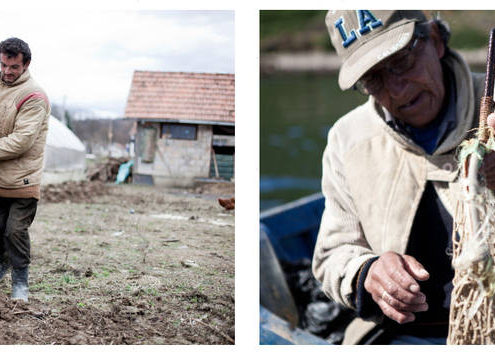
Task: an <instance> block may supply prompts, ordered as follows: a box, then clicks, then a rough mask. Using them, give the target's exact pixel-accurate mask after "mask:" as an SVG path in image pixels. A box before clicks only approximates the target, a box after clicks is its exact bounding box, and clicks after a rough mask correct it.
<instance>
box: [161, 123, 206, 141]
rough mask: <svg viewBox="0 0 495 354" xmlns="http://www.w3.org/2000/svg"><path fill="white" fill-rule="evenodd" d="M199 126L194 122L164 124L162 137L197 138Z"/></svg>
mask: <svg viewBox="0 0 495 354" xmlns="http://www.w3.org/2000/svg"><path fill="white" fill-rule="evenodd" d="M197 130H198V126H197V125H193V124H168V123H163V124H162V137H166V138H169V139H182V140H196V139H197Z"/></svg>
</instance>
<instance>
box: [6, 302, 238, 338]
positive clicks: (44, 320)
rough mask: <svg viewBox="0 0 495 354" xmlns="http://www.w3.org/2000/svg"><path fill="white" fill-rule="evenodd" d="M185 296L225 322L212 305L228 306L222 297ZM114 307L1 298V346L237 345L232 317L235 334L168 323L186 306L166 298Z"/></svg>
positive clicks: (198, 323)
mask: <svg viewBox="0 0 495 354" xmlns="http://www.w3.org/2000/svg"><path fill="white" fill-rule="evenodd" d="M184 296H186V297H187V296H190V297H194V298H196V299H198V300H197V301H196V303H195V305H194V306H195V307H197V310H198V311H200V312H204V313H209V314H210V316H213V317H218V318H219V319H223V320H225V318H223V317H226V316H225V315H224V314H223V313H225V309H222V308H219V309H217V310H216V309H215V306H212V303H220V304H222V300H221V299H208V298H206V299H202V298H201V297H199V298H198V296H197V295H195V294H189V295H184ZM186 300H188V299H186ZM227 302H228V304H227V305H228V308H229V311H233V306H234V300H233V298H231V299H230V301H229V300H228V299H227ZM112 303H113V305H112V307H111V308H110V309H108V310H101V309H98V308H96V307H93V306H90V305H84V304H82V303H80V304H78V305H67V306H64V307H62V308H59V309H50V308H48V307H47V306H46V305H44V304H43V303H41V302H40V301H38V300H31V301H30V302H29V303H28V304H26V303H24V302H17V301H12V300H10V299H9V298H8V297H7V296H6V295H4V294H0V327H1V328H2V331H0V345H5V344H9V345H11V344H143V338H148V340H149V338H155V343H156V344H159V343H160V342H163V343H167V344H190V343H198V344H227V343H230V344H233V343H234V338H235V337H234V322H233V319H232V318H231V319H230V321H231V322H230V323H229V326H228V327H229V328H230V330H229V331H228V333H224V332H222V330H220V329H218V328H217V327H215V326H212V325H211V324H208V323H206V322H203V321H201V320H200V319H197V320H193V321H192V322H191V323H189V324H188V326H186V327H180V326H177V325H176V324H174V323H173V322H172V321H167V320H166V318H167V316H170V315H171V314H173V313H177V312H180V311H181V308H179V307H176V306H174V305H171V304H168V303H167V302H166V301H165V300H164V299H163V298H162V297H156V299H155V302H154V304H153V305H152V304H150V303H149V302H147V301H141V300H137V298H132V297H125V296H117V297H114V298H113V299H112ZM223 303H225V301H223ZM227 320H228V319H227ZM209 333H211V335H209Z"/></svg>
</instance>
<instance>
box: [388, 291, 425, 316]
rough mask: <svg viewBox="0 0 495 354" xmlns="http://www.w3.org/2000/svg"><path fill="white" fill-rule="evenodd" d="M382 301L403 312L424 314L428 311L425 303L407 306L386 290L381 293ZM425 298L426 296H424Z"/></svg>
mask: <svg viewBox="0 0 495 354" xmlns="http://www.w3.org/2000/svg"><path fill="white" fill-rule="evenodd" d="M380 294H381V295H380V298H381V300H383V301H385V302H386V303H387V304H389V305H390V306H392V307H393V308H394V309H396V310H398V311H402V312H423V311H427V310H428V304H427V303H426V302H425V301H424V299H423V301H422V302H420V303H418V302H415V303H412V304H407V303H405V302H402V301H400V300H398V299H397V298H395V297H394V296H393V295H391V294H389V293H388V292H387V291H386V290H385V289H383V290H382V291H381V292H380ZM423 297H424V295H423Z"/></svg>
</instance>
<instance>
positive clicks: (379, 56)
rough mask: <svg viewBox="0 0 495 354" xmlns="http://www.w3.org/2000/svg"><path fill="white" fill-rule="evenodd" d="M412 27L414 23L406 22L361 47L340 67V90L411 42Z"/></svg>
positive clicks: (349, 85) (347, 87)
mask: <svg viewBox="0 0 495 354" xmlns="http://www.w3.org/2000/svg"><path fill="white" fill-rule="evenodd" d="M414 25H415V22H414V21H412V22H407V23H406V24H404V25H401V26H398V27H395V28H393V29H391V30H389V31H387V32H384V33H383V34H380V35H379V36H378V37H376V38H373V39H372V40H370V41H368V42H366V43H364V44H363V45H361V47H359V48H358V49H357V50H356V51H355V52H354V53H352V54H351V55H350V56H349V57H348V58H347V59H346V60H345V62H344V63H343V64H342V66H341V67H340V71H339V86H340V88H341V89H342V90H347V89H349V88H351V87H352V86H354V84H355V83H356V82H357V81H358V80H359V79H360V78H361V76H363V75H364V74H365V73H366V72H367V71H368V70H370V69H371V68H372V67H374V66H375V65H376V64H378V63H379V62H381V61H382V60H384V59H386V58H388V57H389V56H391V55H392V54H394V53H396V52H397V51H399V50H401V49H402V48H404V47H405V46H406V45H407V44H408V43H409V42H410V41H411V38H412V36H413V33H414Z"/></svg>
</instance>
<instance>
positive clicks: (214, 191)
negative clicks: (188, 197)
mask: <svg viewBox="0 0 495 354" xmlns="http://www.w3.org/2000/svg"><path fill="white" fill-rule="evenodd" d="M191 193H195V194H208V195H215V196H225V197H233V196H234V194H235V184H234V183H231V182H204V183H199V182H198V183H196V185H195V186H194V188H192V189H191Z"/></svg>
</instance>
